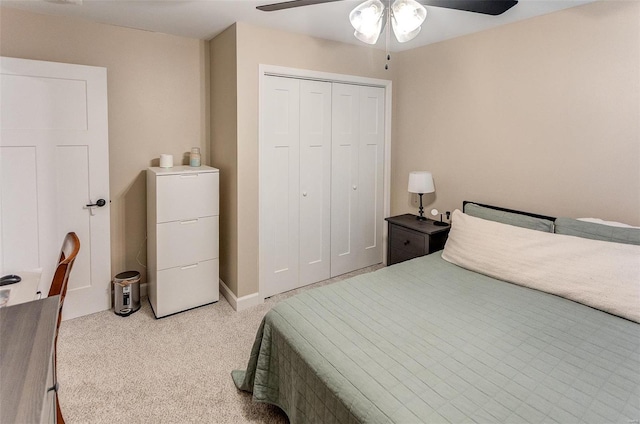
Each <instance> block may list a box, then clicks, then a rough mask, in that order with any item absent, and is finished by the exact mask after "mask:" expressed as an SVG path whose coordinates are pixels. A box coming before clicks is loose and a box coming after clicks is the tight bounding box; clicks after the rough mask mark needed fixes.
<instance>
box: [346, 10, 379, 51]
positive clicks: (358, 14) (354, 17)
mask: <svg viewBox="0 0 640 424" xmlns="http://www.w3.org/2000/svg"><path fill="white" fill-rule="evenodd" d="M383 16H384V4H382V2H381V1H380V0H367V1H365V2H364V3H362V4H360V5H359V6H357V7H356V8H355V9H353V10H352V11H351V13H350V14H349V21H350V22H351V25H352V26H353V29H355V30H356V31H355V34H354V35H355V36H356V37H357V38H358V39H359V40H361V41H364V42H365V43H369V44H375V41H373V42H372V40H373V39H375V40H376V41H377V39H378V36H379V35H380V32H381V30H382V24H383V22H384V19H383Z"/></svg>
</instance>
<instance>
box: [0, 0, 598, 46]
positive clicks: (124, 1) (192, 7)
mask: <svg viewBox="0 0 640 424" xmlns="http://www.w3.org/2000/svg"><path fill="white" fill-rule="evenodd" d="M67 1H72V2H78V3H81V4H72V3H66V4H65V3H63V2H67ZM277 1H280V0H274V1H270V0H262V1H260V0H258V1H254V0H83V1H82V0H49V1H44V0H0V5H2V6H5V7H11V8H17V9H22V10H26V11H31V12H36V13H43V14H49V15H62V16H75V17H79V18H83V19H88V20H90V21H95V22H101V23H105V24H111V25H117V26H123V27H129V28H136V29H141V30H146V31H154V32H161V33H167V34H173V35H179V36H183V37H190V38H198V39H203V40H208V39H211V38H213V37H215V36H216V35H217V34H219V33H220V32H222V31H223V30H224V29H226V28H227V27H229V26H230V25H231V24H233V23H234V22H247V23H250V24H254V25H259V26H264V27H270V28H276V29H281V30H284V31H290V32H295V33H300V34H307V35H310V36H314V37H319V38H324V39H329V40H335V41H341V42H344V43H351V44H358V45H364V44H363V43H361V42H360V41H358V40H357V39H356V38H355V37H354V36H353V28H352V27H351V24H350V23H349V19H348V15H349V12H350V11H351V9H353V8H354V7H356V6H357V5H358V4H359V3H360V2H361V1H362V0H344V1H338V2H333V3H325V4H318V5H313V6H307V7H299V8H294V9H287V10H281V11H277V12H261V11H258V10H256V6H257V5H262V4H269V3H275V2H277ZM478 1H482V0H478ZM591 1H594V0H520V2H519V3H518V4H517V5H516V6H514V7H513V8H511V9H510V10H508V11H507V12H505V13H504V14H502V15H500V16H488V15H481V14H478V13H470V12H463V11H457V10H451V9H443V8H437V7H431V6H427V11H428V14H427V20H426V21H425V23H424V24H423V25H422V31H421V33H420V34H419V35H418V37H416V38H415V39H413V40H411V41H410V42H408V43H403V44H400V43H398V42H397V41H395V40H394V39H393V36H392V37H391V38H392V43H391V46H390V50H391V51H401V50H408V49H412V48H415V47H419V46H423V45H426V44H431V43H435V42H438V41H442V40H447V39H450V38H454V37H459V36H461V35H465V34H470V33H473V32H478V31H482V30H485V29H488V28H491V27H495V26H499V25H504V24H508V23H512V22H516V21H519V20H523V19H528V18H531V17H534V16H538V15H543V14H547V13H551V12H555V11H558V10H562V9H566V8H569V7H573V6H578V5H581V4H584V3H589V2H591ZM384 43H385V37H384V36H381V37H380V39H379V40H378V44H377V45H376V47H377V48H380V49H383V48H385V45H384Z"/></svg>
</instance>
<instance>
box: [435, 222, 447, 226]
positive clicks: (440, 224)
mask: <svg viewBox="0 0 640 424" xmlns="http://www.w3.org/2000/svg"><path fill="white" fill-rule="evenodd" d="M433 225H437V226H438V227H446V226H447V225H449V224H447V223H446V222H443V221H434V222H433Z"/></svg>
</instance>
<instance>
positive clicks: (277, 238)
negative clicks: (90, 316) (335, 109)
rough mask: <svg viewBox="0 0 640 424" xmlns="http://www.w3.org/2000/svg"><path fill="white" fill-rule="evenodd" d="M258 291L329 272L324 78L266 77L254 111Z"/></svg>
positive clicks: (327, 95) (291, 285)
mask: <svg viewBox="0 0 640 424" xmlns="http://www.w3.org/2000/svg"><path fill="white" fill-rule="evenodd" d="M261 125H262V142H261V155H262V156H261V162H260V164H261V171H260V175H261V179H260V199H261V221H260V222H261V223H260V240H261V245H260V260H261V275H262V277H261V278H262V281H263V283H264V284H263V295H264V296H265V297H267V296H271V295H274V294H277V293H282V292H285V291H288V290H292V289H295V288H297V287H301V286H304V285H307V284H311V283H314V282H316V281H321V280H324V279H326V278H329V275H330V271H331V264H330V254H331V253H330V238H331V232H330V219H331V211H330V201H331V175H330V173H331V83H327V82H322V81H306V80H298V79H294V78H283V77H267V78H265V81H264V85H263V108H262V113H261Z"/></svg>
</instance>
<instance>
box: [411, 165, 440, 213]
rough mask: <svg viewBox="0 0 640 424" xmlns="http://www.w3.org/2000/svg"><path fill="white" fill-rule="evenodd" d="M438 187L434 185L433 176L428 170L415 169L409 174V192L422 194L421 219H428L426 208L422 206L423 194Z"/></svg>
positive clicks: (419, 210) (431, 191)
mask: <svg viewBox="0 0 640 424" xmlns="http://www.w3.org/2000/svg"><path fill="white" fill-rule="evenodd" d="M435 191H436V189H435V187H434V185H433V176H432V175H431V172H427V171H413V172H411V173H410V174H409V193H417V194H418V196H420V209H418V212H419V214H420V215H419V216H417V217H416V219H418V220H419V221H426V220H427V217H425V216H424V208H423V207H422V195H423V194H425V193H433V192H435Z"/></svg>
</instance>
